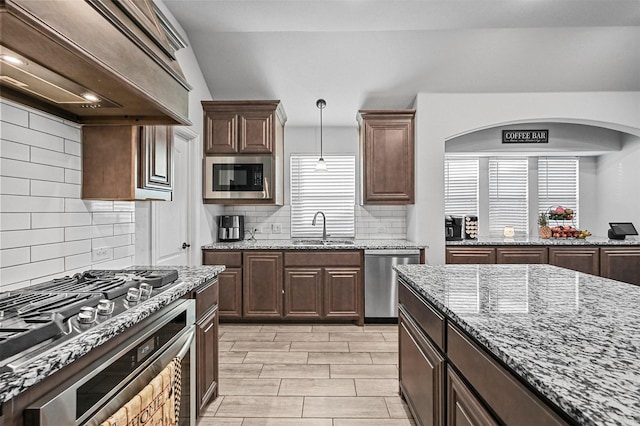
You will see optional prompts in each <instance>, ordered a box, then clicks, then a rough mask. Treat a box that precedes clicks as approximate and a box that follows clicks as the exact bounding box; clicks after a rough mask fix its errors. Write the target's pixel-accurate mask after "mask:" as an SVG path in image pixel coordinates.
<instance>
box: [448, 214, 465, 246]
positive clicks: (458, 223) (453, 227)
mask: <svg viewBox="0 0 640 426" xmlns="http://www.w3.org/2000/svg"><path fill="white" fill-rule="evenodd" d="M463 220H464V218H463V217H462V216H448V215H447V216H445V217H444V235H445V239H446V240H447V241H462V222H463Z"/></svg>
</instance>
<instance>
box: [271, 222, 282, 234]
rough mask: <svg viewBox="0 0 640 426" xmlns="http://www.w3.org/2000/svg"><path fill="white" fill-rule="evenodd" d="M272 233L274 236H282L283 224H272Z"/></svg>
mask: <svg viewBox="0 0 640 426" xmlns="http://www.w3.org/2000/svg"><path fill="white" fill-rule="evenodd" d="M271 232H273V233H274V234H280V233H281V232H282V224H280V223H272V224H271Z"/></svg>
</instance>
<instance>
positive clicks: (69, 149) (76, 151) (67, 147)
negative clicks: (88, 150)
mask: <svg viewBox="0 0 640 426" xmlns="http://www.w3.org/2000/svg"><path fill="white" fill-rule="evenodd" d="M64 152H65V153H67V154H70V155H75V156H77V157H82V142H76V141H70V140H67V139H65V141H64Z"/></svg>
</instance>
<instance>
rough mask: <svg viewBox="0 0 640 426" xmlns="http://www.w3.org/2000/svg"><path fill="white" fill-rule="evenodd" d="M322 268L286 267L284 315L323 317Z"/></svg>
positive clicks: (286, 316)
mask: <svg viewBox="0 0 640 426" xmlns="http://www.w3.org/2000/svg"><path fill="white" fill-rule="evenodd" d="M322 299H323V293H322V268H285V269H284V317H285V318H291V319H293V318H299V319H319V318H322V315H323V314H322V305H323V303H322Z"/></svg>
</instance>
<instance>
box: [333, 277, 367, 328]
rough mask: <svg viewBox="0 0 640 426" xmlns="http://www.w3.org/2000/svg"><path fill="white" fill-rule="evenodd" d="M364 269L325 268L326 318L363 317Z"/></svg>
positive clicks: (356, 318) (353, 318)
mask: <svg viewBox="0 0 640 426" xmlns="http://www.w3.org/2000/svg"><path fill="white" fill-rule="evenodd" d="M362 287H363V285H362V269H361V268H339V267H327V268H324V315H323V316H324V318H330V319H352V320H358V319H360V318H362V304H363V291H362Z"/></svg>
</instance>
